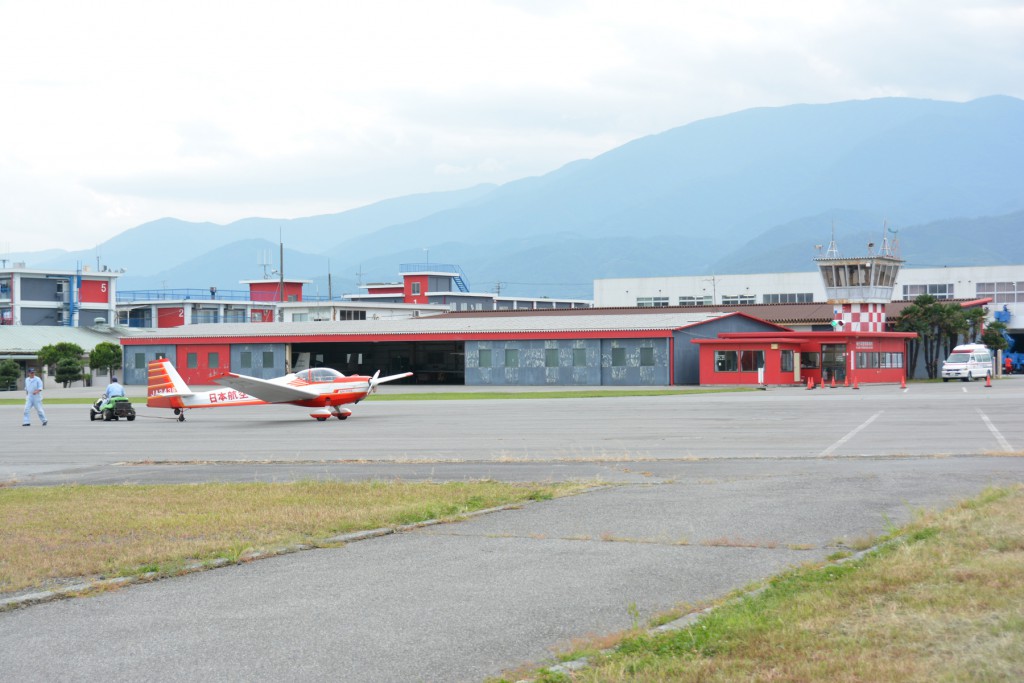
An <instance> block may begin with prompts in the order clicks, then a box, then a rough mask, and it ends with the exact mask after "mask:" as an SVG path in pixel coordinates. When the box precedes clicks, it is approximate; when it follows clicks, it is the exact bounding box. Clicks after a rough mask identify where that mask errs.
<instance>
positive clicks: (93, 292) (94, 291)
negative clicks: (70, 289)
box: [78, 278, 110, 304]
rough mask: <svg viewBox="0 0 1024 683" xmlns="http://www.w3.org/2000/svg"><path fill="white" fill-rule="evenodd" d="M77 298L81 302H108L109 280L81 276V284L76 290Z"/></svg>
mask: <svg viewBox="0 0 1024 683" xmlns="http://www.w3.org/2000/svg"><path fill="white" fill-rule="evenodd" d="M78 300H79V301H81V302H82V303H83V304H106V303H110V281H109V280H86V279H84V278H83V279H82V286H81V287H80V288H79V290H78Z"/></svg>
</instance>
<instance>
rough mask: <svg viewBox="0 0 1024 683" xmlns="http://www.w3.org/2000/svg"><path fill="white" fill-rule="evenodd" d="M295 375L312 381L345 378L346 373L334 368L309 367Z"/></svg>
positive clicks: (330, 380)
mask: <svg viewBox="0 0 1024 683" xmlns="http://www.w3.org/2000/svg"><path fill="white" fill-rule="evenodd" d="M295 376H296V377H298V378H299V379H301V380H303V381H306V382H310V383H316V382H333V381H335V380H337V379H341V378H343V377H344V376H345V375H343V374H341V373H340V372H338V371H337V370H335V369H334V368H309V369H308V370H303V371H302V372H296V373H295Z"/></svg>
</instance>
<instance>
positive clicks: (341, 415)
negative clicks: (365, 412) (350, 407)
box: [334, 413, 348, 420]
mask: <svg viewBox="0 0 1024 683" xmlns="http://www.w3.org/2000/svg"><path fill="white" fill-rule="evenodd" d="M334 417H336V418H338V419H339V420H347V419H348V415H345V414H344V413H338V414H337V415H335V416H334Z"/></svg>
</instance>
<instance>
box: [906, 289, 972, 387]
mask: <svg viewBox="0 0 1024 683" xmlns="http://www.w3.org/2000/svg"><path fill="white" fill-rule="evenodd" d="M894 328H895V329H896V330H897V331H899V332H916V333H917V340H916V341H912V342H909V343H908V344H907V361H908V363H907V368H908V373H907V374H908V376H909V377H913V376H914V368H916V367H917V359H918V355H919V352H923V354H924V368H925V372H926V373H927V374H928V377H929V378H931V379H935V378H936V377H938V376H939V365H940V363H941V361H942V359H943V358H945V357H946V356H948V355H949V352H950V351H952V349H953V347H954V346H956V344H957V341H958V339H959V338H960V335H967V334H969V332H970V321H969V319H968V317H967V315H966V314H965V313H964V311H963V309H962V308H961V307H960V306H959V305H958V304H944V303H942V302H940V301H939V300H938V299H936V298H935V297H934V296H932V295H931V294H922V295H921V296H919V297H917V298H916V299H914V303H912V304H910V305H909V306H907V307H906V308H904V309H903V312H902V313H901V314H900V315H899V317H898V318H896V323H895V325H894Z"/></svg>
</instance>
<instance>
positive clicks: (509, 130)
mask: <svg viewBox="0 0 1024 683" xmlns="http://www.w3.org/2000/svg"><path fill="white" fill-rule="evenodd" d="M993 94H1005V95H1013V96H1016V97H1024V0H1019V1H1004V2H999V1H998V0H963V1H961V2H952V1H949V0H849V1H838V2H830V1H829V0H807V1H803V0H792V1H787V0H774V1H773V2H762V1H761V0H749V1H736V0H715V1H713V2H712V1H710V0H701V1H697V0H674V1H671V0H666V1H651V2H648V1H645V0H634V1H633V2H628V3H627V2H621V1H620V0H609V1H607V2H598V1H594V2H590V1H587V0H567V1H565V2H558V1H557V0H524V1H522V2H516V1H513V0H508V1H504V2H503V1H500V0H493V1H487V0H465V1H445V0H431V1H430V2H424V1H423V0H410V1H409V2H398V1H389V0H378V1H371V2H368V1H366V0H360V1H358V2H355V1H350V0H326V1H324V2H306V1H304V0H293V1H292V2H269V1H263V0H248V1H247V2H224V1H218V0H202V1H201V2H192V1H191V0H175V1H174V2H150V1H148V0H124V1H122V0H96V1H95V2H81V1H80V0H67V1H63V0H55V1H50V0H35V1H32V2H28V1H25V0H0V257H2V256H3V255H4V254H5V253H6V252H8V251H11V252H21V251H34V250H39V249H46V248H54V247H59V248H65V249H82V248H91V247H94V246H96V245H97V244H99V243H101V242H103V241H104V240H106V239H109V238H110V237H112V236H113V235H115V234H117V233H119V232H122V231H124V230H126V229H128V228H131V227H134V226H135V225H138V224H140V223H143V222H146V221H149V220H153V219H156V218H160V217H163V216H174V217H177V218H183V219H187V220H195V221H203V220H209V221H213V222H217V223H228V222H231V221H233V220H237V219H240V218H244V217H248V216H268V217H275V218H292V217H297V216H309V215H316V214H323V213H333V212H338V211H343V210H345V209H349V208H353V207H355V206H360V205H363V204H367V203H370V202H373V201H377V200H380V199H386V198H389V197H396V196H401V195H405V194H411V193H417V192H431V191H436V190H447V189H459V188H464V187H469V186H471V185H475V184H477V183H482V182H492V183H503V182H507V181H509V180H514V179H517V178H521V177H524V176H529V175H539V174H543V173H547V172H549V171H552V170H554V169H556V168H558V167H559V166H561V165H563V164H565V163H567V162H569V161H572V160H575V159H580V158H587V157H593V156H596V155H598V154H600V153H602V152H605V151H607V150H609V149H611V148H613V147H616V146H618V145H620V144H622V143H625V142H627V141H629V140H631V139H634V138H637V137H641V136H643V135H648V134H651V133H658V132H661V131H663V130H667V129H669V128H673V127H675V126H680V125H683V124H686V123H689V122H692V121H694V120H697V119H701V118H706V117H709V116H716V115H720V114H726V113H729V112H733V111H737V110H740V109H746V108H749V107H760V106H778V105H785V104H793V103H798V102H808V103H818V102H834V101H840V100H849V99H867V98H872V97H883V96H908V97H922V98H933V99H943V100H955V101H965V100H970V99H974V98H976V97H981V96H985V95H993ZM336 242H337V239H336V238H334V239H332V241H331V243H332V244H333V243H336Z"/></svg>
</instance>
